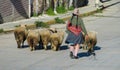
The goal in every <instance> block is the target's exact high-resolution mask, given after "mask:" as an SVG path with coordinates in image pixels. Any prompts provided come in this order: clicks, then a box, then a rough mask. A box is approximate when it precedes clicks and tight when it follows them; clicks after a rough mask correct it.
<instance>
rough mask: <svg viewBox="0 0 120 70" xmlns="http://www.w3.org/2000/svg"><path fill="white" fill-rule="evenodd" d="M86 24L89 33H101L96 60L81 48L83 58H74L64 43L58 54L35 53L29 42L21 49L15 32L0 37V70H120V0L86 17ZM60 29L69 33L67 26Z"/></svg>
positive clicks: (51, 52)
mask: <svg viewBox="0 0 120 70" xmlns="http://www.w3.org/2000/svg"><path fill="white" fill-rule="evenodd" d="M83 21H84V23H85V26H86V28H87V30H93V31H96V32H98V34H97V39H98V43H97V45H96V46H95V53H96V57H94V56H92V55H91V56H89V55H87V53H86V50H82V49H80V50H79V54H78V55H79V59H77V60H75V59H71V58H70V57H69V49H68V47H67V45H66V44H65V43H64V42H63V44H62V45H61V49H60V50H59V51H57V52H56V51H52V50H51V49H49V50H47V51H46V50H44V49H37V50H36V51H33V52H31V51H30V49H29V47H27V43H26V42H25V45H26V47H24V48H21V49H18V48H17V44H16V41H15V38H14V35H13V33H9V34H2V35H0V70H119V69H120V60H119V59H120V46H119V45H120V31H119V30H120V0H116V2H115V3H114V4H112V5H111V6H109V7H108V8H106V9H105V10H104V11H103V12H102V13H97V14H94V15H92V16H89V17H85V18H83ZM51 27H56V26H55V25H53V26H51ZM56 28H58V29H61V28H62V29H63V30H65V24H61V25H60V24H59V25H57V27H56ZM66 35H67V34H66ZM66 35H65V38H66Z"/></svg>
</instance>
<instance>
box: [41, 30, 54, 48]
mask: <svg viewBox="0 0 120 70" xmlns="http://www.w3.org/2000/svg"><path fill="white" fill-rule="evenodd" d="M54 32H56V29H55V28H48V29H46V28H44V29H42V30H40V31H39V33H40V38H41V42H42V45H43V48H44V49H45V50H47V46H48V43H49V42H50V35H51V34H52V33H54Z"/></svg>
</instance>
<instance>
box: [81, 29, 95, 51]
mask: <svg viewBox="0 0 120 70" xmlns="http://www.w3.org/2000/svg"><path fill="white" fill-rule="evenodd" d="M87 34H88V37H89V38H86V37H84V38H85V41H84V46H83V49H87V50H88V52H90V53H92V52H94V47H95V45H96V44H97V37H96V36H97V32H95V31H88V32H87ZM86 45H87V47H86Z"/></svg>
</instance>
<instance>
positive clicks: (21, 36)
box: [14, 25, 28, 48]
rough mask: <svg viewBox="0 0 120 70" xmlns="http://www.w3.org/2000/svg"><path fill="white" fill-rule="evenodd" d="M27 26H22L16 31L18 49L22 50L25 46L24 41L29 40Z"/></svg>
mask: <svg viewBox="0 0 120 70" xmlns="http://www.w3.org/2000/svg"><path fill="white" fill-rule="evenodd" d="M26 26H27V25H20V26H19V27H17V28H16V29H15V30H14V36H15V40H16V42H17V48H22V46H23V45H24V41H25V40H26V38H27V34H28V31H27V29H26ZM21 44H22V46H21Z"/></svg>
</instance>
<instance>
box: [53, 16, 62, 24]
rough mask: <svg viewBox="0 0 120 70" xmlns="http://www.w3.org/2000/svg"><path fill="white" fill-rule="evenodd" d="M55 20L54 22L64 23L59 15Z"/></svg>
mask: <svg viewBox="0 0 120 70" xmlns="http://www.w3.org/2000/svg"><path fill="white" fill-rule="evenodd" d="M55 22H56V23H60V24H61V23H62V24H63V23H64V21H63V20H62V19H60V18H59V17H56V18H55Z"/></svg>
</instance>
